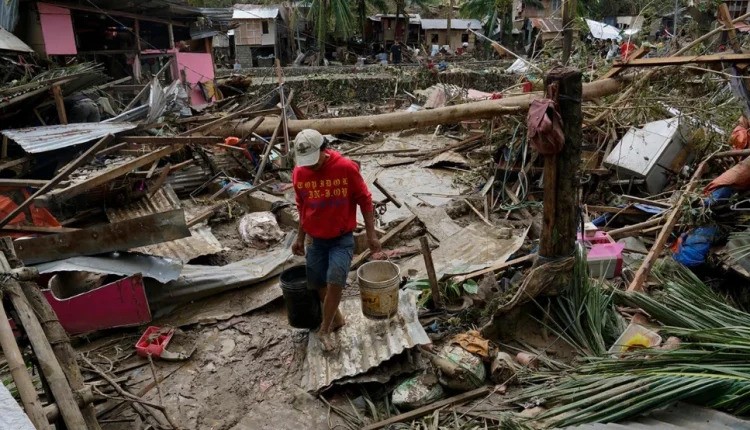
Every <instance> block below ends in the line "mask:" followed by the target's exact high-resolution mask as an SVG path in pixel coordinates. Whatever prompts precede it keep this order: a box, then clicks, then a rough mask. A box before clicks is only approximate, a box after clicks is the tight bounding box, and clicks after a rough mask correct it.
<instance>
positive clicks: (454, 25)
mask: <svg viewBox="0 0 750 430" xmlns="http://www.w3.org/2000/svg"><path fill="white" fill-rule="evenodd" d="M421 23H422V29H423V30H447V29H448V20H447V19H422V20H421ZM467 28H470V29H472V30H481V29H482V23H481V22H479V20H478V19H451V29H452V30H466V29H467Z"/></svg>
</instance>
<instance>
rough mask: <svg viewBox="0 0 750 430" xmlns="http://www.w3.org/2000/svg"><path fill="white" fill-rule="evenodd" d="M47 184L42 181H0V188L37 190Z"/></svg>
mask: <svg viewBox="0 0 750 430" xmlns="http://www.w3.org/2000/svg"><path fill="white" fill-rule="evenodd" d="M48 182H49V181H45V180H43V179H0V187H13V188H22V187H31V188H39V187H43V186H45V185H46V184H47V183H48Z"/></svg>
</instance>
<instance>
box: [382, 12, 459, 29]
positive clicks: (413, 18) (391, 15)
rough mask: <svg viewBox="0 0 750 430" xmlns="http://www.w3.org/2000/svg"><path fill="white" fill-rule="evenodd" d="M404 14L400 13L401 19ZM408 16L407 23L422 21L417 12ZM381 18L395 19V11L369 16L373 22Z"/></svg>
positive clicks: (417, 23)
mask: <svg viewBox="0 0 750 430" xmlns="http://www.w3.org/2000/svg"><path fill="white" fill-rule="evenodd" d="M404 16H406V14H401V19H403V18H404ZM408 16H409V24H416V25H419V23H420V22H421V21H422V17H421V16H420V15H419V14H417V13H411V14H409V15H408ZM383 18H386V19H387V18H393V19H396V14H395V13H379V14H376V15H373V16H371V17H370V20H371V21H375V22H381V21H382V20H383ZM446 26H447V24H446ZM452 26H453V25H451V27H452Z"/></svg>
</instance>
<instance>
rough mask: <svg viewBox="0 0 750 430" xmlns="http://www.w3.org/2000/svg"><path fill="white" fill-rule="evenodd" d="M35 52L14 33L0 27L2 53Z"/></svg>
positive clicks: (0, 49) (0, 48)
mask: <svg viewBox="0 0 750 430" xmlns="http://www.w3.org/2000/svg"><path fill="white" fill-rule="evenodd" d="M2 50H5V51H16V52H34V50H33V49H31V47H29V45H27V44H25V43H23V41H22V40H21V39H19V38H17V37H16V36H15V35H14V34H13V33H11V32H9V31H8V30H6V29H4V28H2V27H0V51H2Z"/></svg>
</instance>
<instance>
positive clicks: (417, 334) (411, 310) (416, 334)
mask: <svg viewBox="0 0 750 430" xmlns="http://www.w3.org/2000/svg"><path fill="white" fill-rule="evenodd" d="M418 294H419V293H418V292H416V291H401V292H400V296H399V303H398V312H399V315H398V316H396V317H394V318H391V319H390V320H372V319H368V318H366V317H365V316H364V315H362V309H361V305H360V299H359V297H353V298H349V299H345V300H343V301H342V302H341V306H340V309H341V312H342V313H343V314H344V319H345V320H346V325H344V326H343V327H342V328H341V329H340V330H338V331H337V332H335V333H334V334H333V336H334V339H335V341H336V342H338V344H339V348H337V350H336V352H334V353H324V352H323V350H322V348H321V343H320V340H319V339H318V337H317V335H315V334H314V333H311V334H310V337H309V339H308V343H307V357H306V359H305V364H304V367H303V369H302V386H303V387H304V388H305V389H307V390H308V391H319V390H321V389H323V388H325V387H328V386H330V385H331V384H333V383H334V382H336V381H338V380H341V379H343V378H347V377H352V376H356V375H362V374H364V373H366V372H368V371H370V370H371V369H375V368H376V367H378V366H380V365H381V364H382V363H384V362H386V361H387V360H388V359H390V358H391V357H393V356H396V355H398V354H401V353H402V352H404V351H406V350H408V349H411V348H414V347H415V346H417V345H427V344H429V343H430V338H429V337H427V333H425V331H424V329H423V328H422V324H420V323H419V318H417V295H418Z"/></svg>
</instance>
